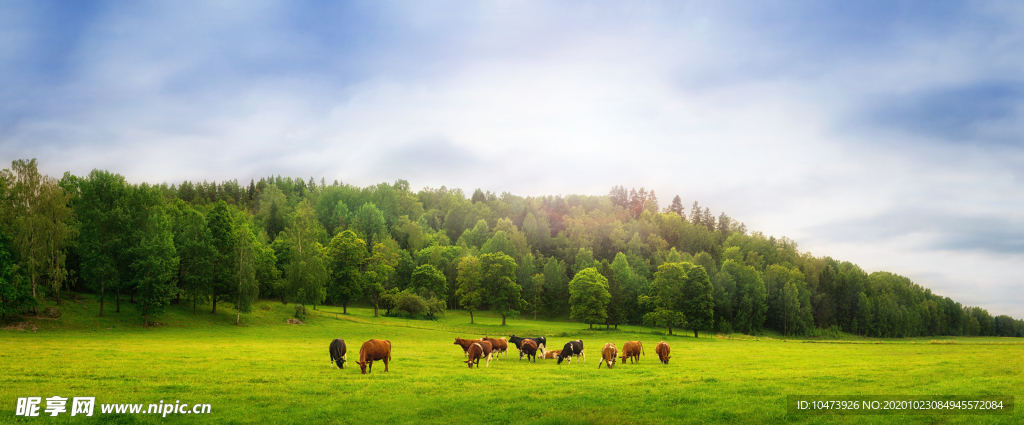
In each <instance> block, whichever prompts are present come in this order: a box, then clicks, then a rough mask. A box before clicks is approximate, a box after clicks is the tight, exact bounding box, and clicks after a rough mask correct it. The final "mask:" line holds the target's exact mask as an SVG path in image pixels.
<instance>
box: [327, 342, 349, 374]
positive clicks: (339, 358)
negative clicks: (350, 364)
mask: <svg viewBox="0 0 1024 425" xmlns="http://www.w3.org/2000/svg"><path fill="white" fill-rule="evenodd" d="M327 351H328V352H329V353H331V361H332V362H335V363H336V364H337V366H335V367H337V368H339V369H344V368H345V362H347V361H348V355H347V354H346V353H347V351H348V350H347V349H346V348H345V340H343V339H341V338H338V339H336V340H334V341H331V345H330V346H329V347H327Z"/></svg>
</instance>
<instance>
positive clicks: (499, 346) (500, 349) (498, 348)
mask: <svg viewBox="0 0 1024 425" xmlns="http://www.w3.org/2000/svg"><path fill="white" fill-rule="evenodd" d="M480 340H481V341H487V342H489V343H491V347H492V350H493V351H494V354H495V357H498V355H500V354H503V353H505V351H506V350H508V340H506V339H505V338H488V337H486V336H485V337H483V338H480Z"/></svg>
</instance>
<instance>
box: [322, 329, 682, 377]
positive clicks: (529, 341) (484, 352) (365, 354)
mask: <svg viewBox="0 0 1024 425" xmlns="http://www.w3.org/2000/svg"><path fill="white" fill-rule="evenodd" d="M509 342H511V343H512V344H514V345H515V346H516V348H517V349H519V360H522V359H523V356H526V361H527V362H530V361H533V362H536V361H537V353H538V352H540V355H541V356H540V358H541V359H557V360H558V364H562V361H563V360H568V363H569V364H572V360H573V359H572V358H573V357H576V361H577V363H586V361H587V356H586V355H585V354H584V353H583V340H579V339H577V340H575V341H569V342H567V343H565V345H564V346H562V349H561V350H548V349H547V342H548V341H547V338H545V337H542V336H540V337H534V338H522V337H518V336H515V335H512V336H511V337H509V338H508V339H505V338H488V337H483V338H480V339H464V338H455V345H458V346H459V347H462V352H463V353H464V354H465V355H466V358H467V360H465V363H466V364H467V365H468V366H469V368H470V369H472V368H473V365H474V364H475V365H476V367H477V368H479V367H480V360H484V367H491V359H492V357H493V358H495V359H497V358H501V357H505V356H506V355H507V353H506V352H507V351H508V343H509ZM328 351H329V352H330V354H331V362H332V363H334V364H335V365H336V366H337V367H338V368H340V369H344V368H345V362H347V361H348V356H347V355H346V352H347V349H346V347H345V340H344V339H341V338H338V339H335V340H333V341H331V343H330V346H329V347H328ZM654 352H655V353H657V354H658V361H660V362H661V363H663V364H668V360H669V359H671V358H672V356H670V355H669V354H670V353H671V352H672V350H671V348H669V346H668V344H666V343H665V341H661V342H659V343H658V345H657V346H656V347H654ZM641 355H644V356H646V355H647V354H646V353H644V346H643V343H641V342H640V341H629V342H626V343H625V344H624V345H623V346H622V364H626V360H629V361H630V362H631V363H638V362H639V361H640V356H641ZM618 358H619V350H618V348H617V347H616V346H615V344H613V343H610V342H609V343H607V344H605V345H604V347H602V348H601V360H600V362H598V364H597V368H598V369H600V368H601V366H602V365H607V366H608V368H609V369H611V368H612V367H613V366H615V362H616V360H617V359H618ZM531 359H532V360H531ZM375 360H381V361H383V362H384V371H385V372H387V371H388V363H389V362H390V361H391V341H386V340H382V339H371V340H369V341H366V342H364V343H363V345H362V346H361V347H360V348H359V361H358V362H356V364H358V365H359V368H360V369H361V370H362V372H363V374H366V373H367V372H372V371H373V362H374V361H375Z"/></svg>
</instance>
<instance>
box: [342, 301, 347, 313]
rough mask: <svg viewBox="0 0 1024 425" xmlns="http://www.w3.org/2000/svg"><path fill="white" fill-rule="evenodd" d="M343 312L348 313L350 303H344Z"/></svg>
mask: <svg viewBox="0 0 1024 425" xmlns="http://www.w3.org/2000/svg"><path fill="white" fill-rule="evenodd" d="M341 314H348V303H343V304H342V305H341Z"/></svg>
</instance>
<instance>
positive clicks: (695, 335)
mask: <svg viewBox="0 0 1024 425" xmlns="http://www.w3.org/2000/svg"><path fill="white" fill-rule="evenodd" d="M693 337H694V338H698V336H697V330H696V329H694V330H693Z"/></svg>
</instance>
